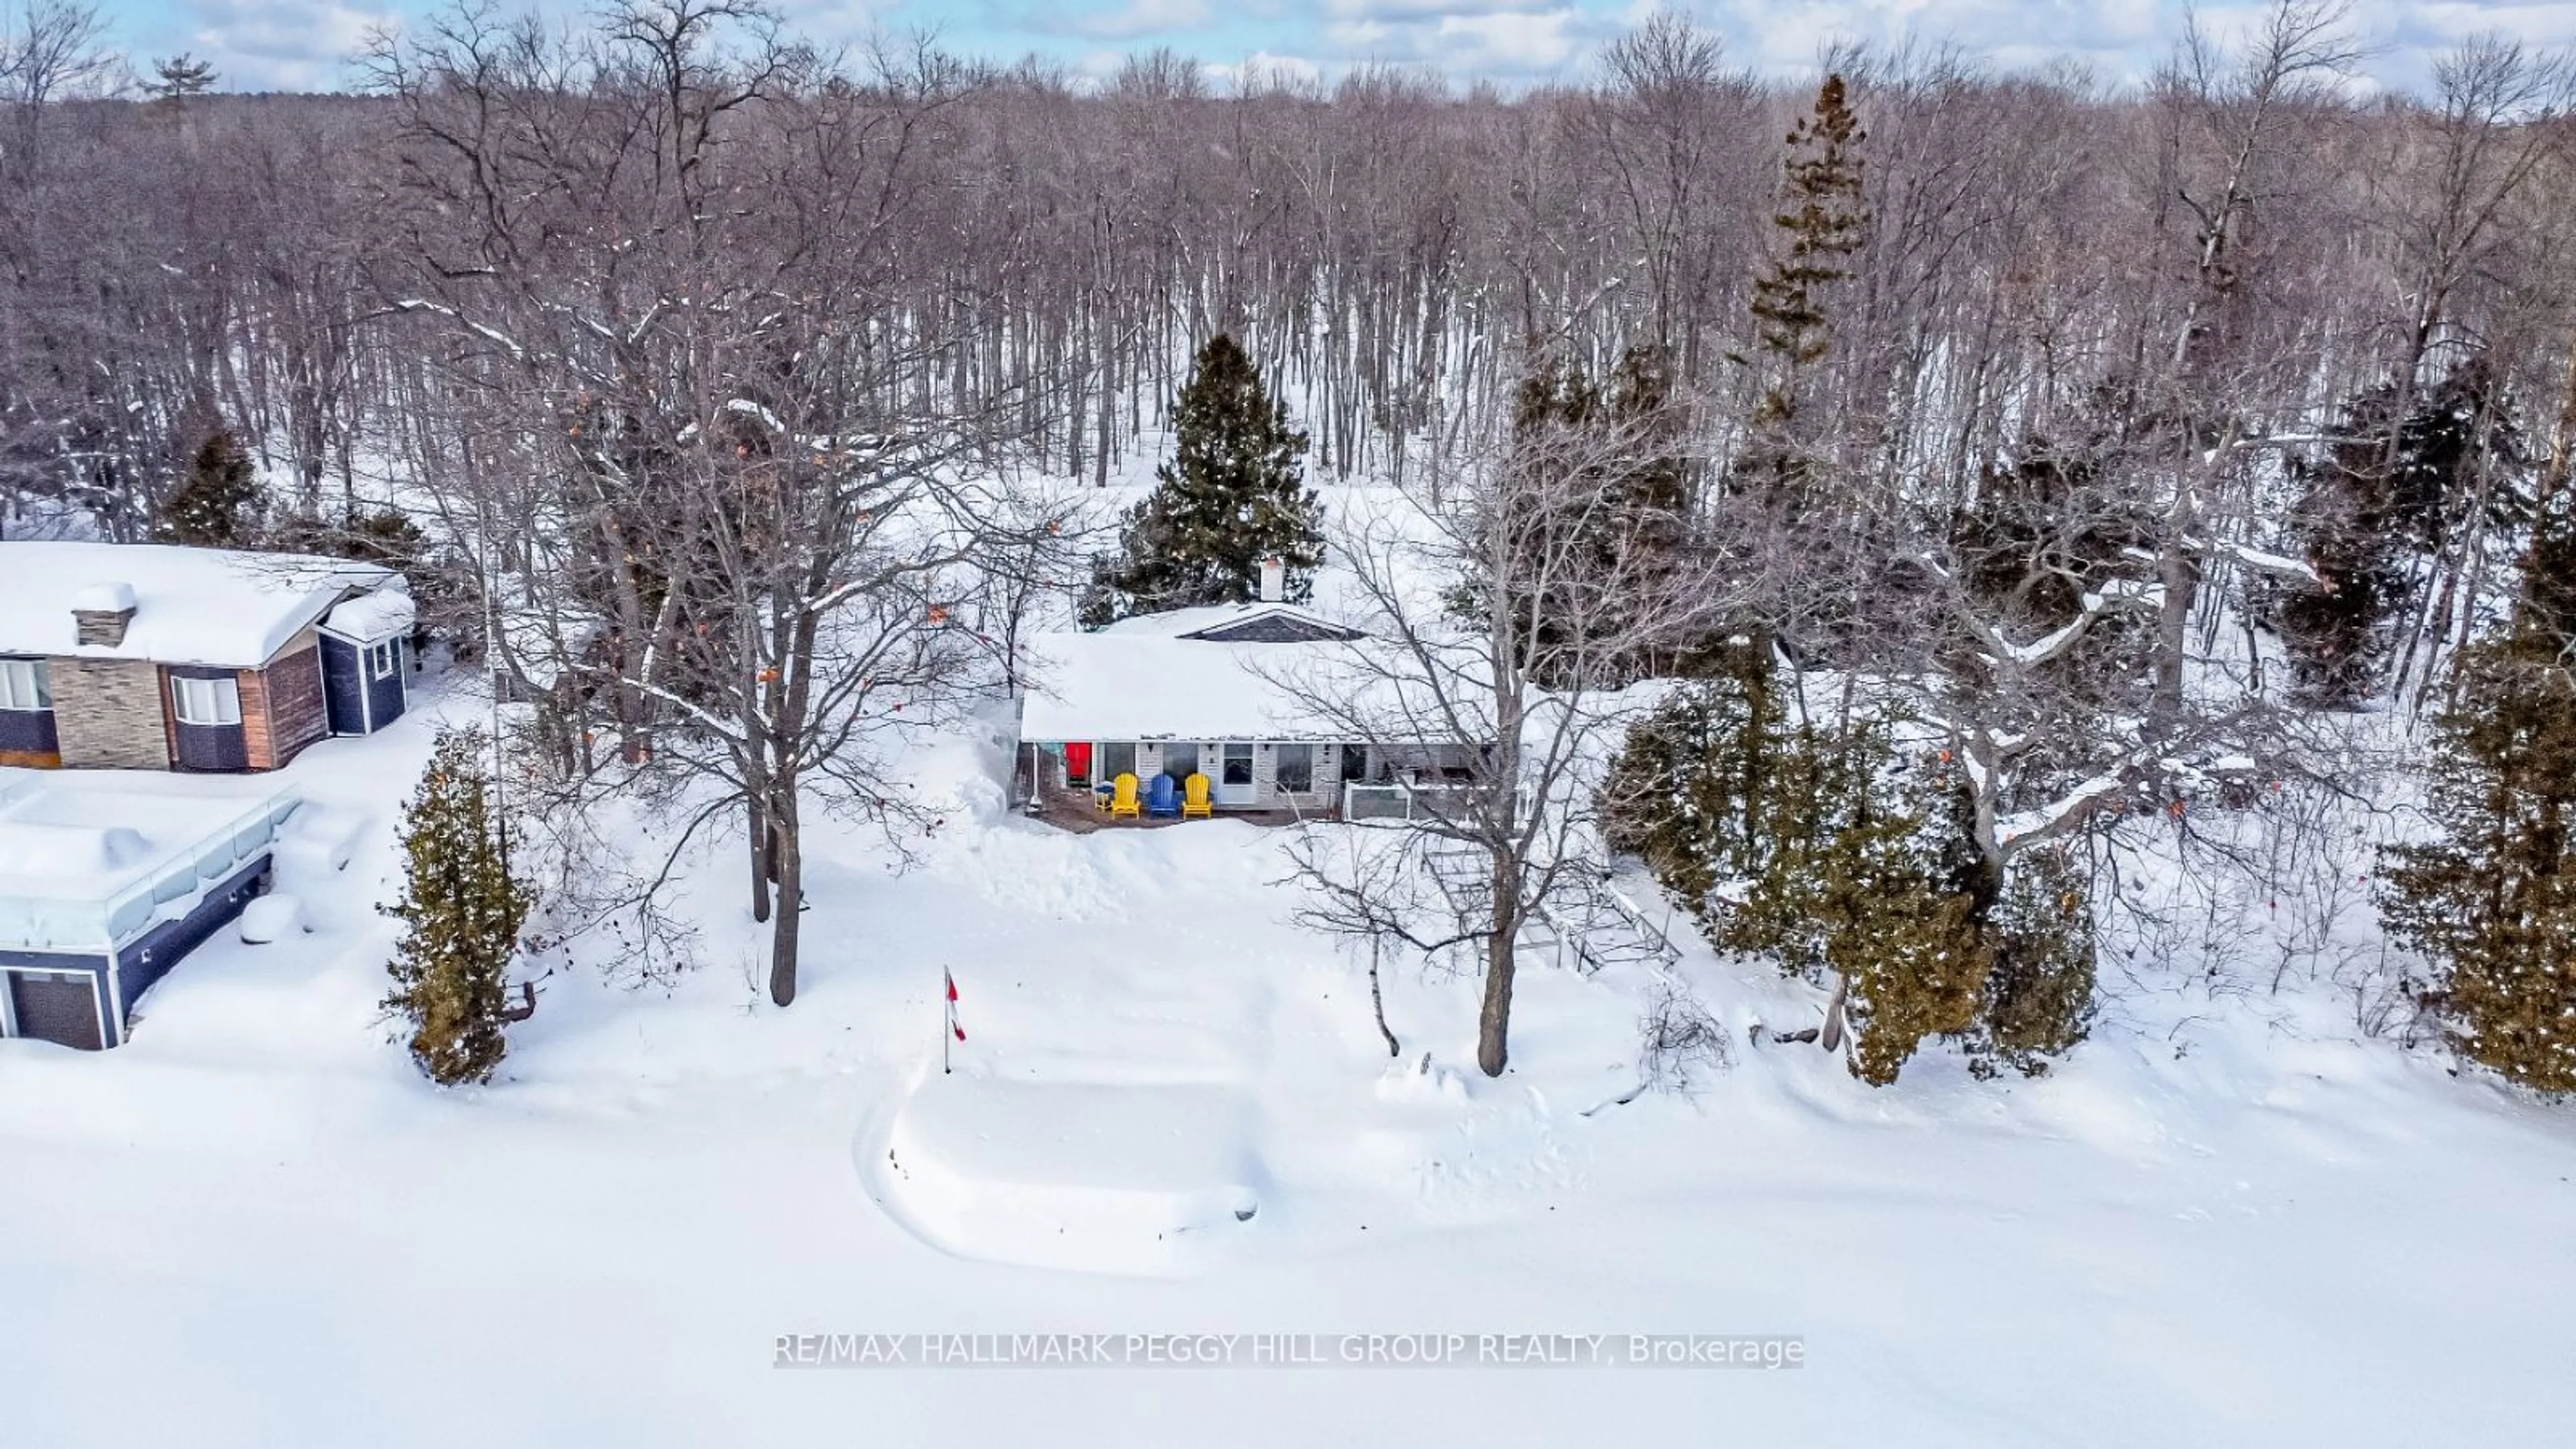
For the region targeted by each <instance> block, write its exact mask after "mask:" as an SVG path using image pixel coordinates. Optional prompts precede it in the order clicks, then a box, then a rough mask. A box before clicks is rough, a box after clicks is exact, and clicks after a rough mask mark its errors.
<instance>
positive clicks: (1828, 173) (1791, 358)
mask: <svg viewBox="0 0 2576 1449" xmlns="http://www.w3.org/2000/svg"><path fill="white" fill-rule="evenodd" d="M1867 139H1868V133H1867V132H1865V131H1863V130H1862V129H1861V128H1860V117H1859V115H1858V114H1857V113H1855V112H1854V111H1853V110H1852V108H1851V100H1850V97H1849V96H1848V95H1846V94H1845V91H1844V87H1843V78H1842V77H1841V76H1839V75H1828V76H1826V77H1825V81H1824V84H1823V85H1821V86H1819V87H1818V88H1817V90H1816V103H1815V106H1814V108H1813V109H1812V110H1810V111H1809V112H1808V113H1807V114H1806V115H1805V116H1802V117H1800V118H1799V120H1798V124H1797V126H1796V127H1795V128H1794V129H1792V130H1791V131H1790V132H1789V136H1788V142H1787V145H1788V158H1787V162H1786V165H1785V166H1784V168H1783V176H1782V180H1781V188H1780V210H1779V212H1778V213H1777V214H1775V215H1774V216H1773V217H1772V218H1771V224H1772V226H1773V227H1774V228H1775V229H1776V232H1777V236H1778V240H1779V243H1780V247H1779V251H1778V254H1777V256H1776V257H1775V259H1774V260H1773V261H1772V264H1771V267H1770V270H1769V271H1767V272H1765V273H1763V275H1762V276H1760V277H1758V278H1756V279H1755V281H1754V283H1753V325H1754V339H1755V343H1756V346H1757V347H1758V349H1759V353H1760V355H1759V357H1758V359H1757V361H1758V362H1759V363H1760V365H1761V366H1762V367H1763V369H1764V371H1765V373H1766V376H1765V378H1764V385H1763V389H1762V395H1761V401H1760V402H1759V403H1758V404H1756V406H1755V408H1754V413H1753V428H1754V432H1755V435H1756V439H1757V442H1758V443H1760V444H1762V445H1764V446H1763V447H1762V448H1759V449H1757V456H1756V458H1755V460H1754V461H1755V464H1756V466H1757V467H1758V468H1768V469H1770V470H1772V471H1773V473H1774V475H1775V478H1774V481H1776V480H1777V474H1778V472H1779V471H1780V470H1782V469H1785V468H1787V467H1789V466H1791V465H1792V464H1793V463H1794V462H1795V461H1796V459H1795V457H1794V450H1793V449H1792V448H1791V447H1790V444H1791V442H1792V440H1793V438H1794V437H1795V435H1796V424H1797V421H1798V419H1799V415H1800V412H1801V407H1802V405H1803V404H1804V402H1805V400H1806V399H1805V396H1804V394H1805V390H1806V380H1807V370H1808V369H1809V368H1810V367H1812V366H1813V365H1814V364H1816V363H1817V362H1819V361H1822V360H1823V358H1824V356H1825V352H1826V350H1827V348H1828V347H1829V346H1830V345H1831V342H1832V317H1831V315H1830V314H1829V313H1828V312H1827V310H1826V305H1825V302H1826V296H1827V294H1828V293H1829V292H1830V291H1831V290H1832V288H1833V286H1834V284H1835V283H1837V282H1840V281H1843V280H1844V279H1845V278H1847V277H1849V276H1850V275H1851V267H1852V258H1853V257H1854V256H1855V255H1856V254H1857V253H1858V252H1859V251H1860V248H1861V241H1862V237H1863V235H1864V232H1865V229H1866V228H1867V226H1868V221H1869V216H1868V212H1867V211H1866V210H1864V209H1863V207H1862V205H1861V191H1860V182H1861V163H1860V155H1859V147H1860V144H1861V142H1863V141H1865V140H1867Z"/></svg>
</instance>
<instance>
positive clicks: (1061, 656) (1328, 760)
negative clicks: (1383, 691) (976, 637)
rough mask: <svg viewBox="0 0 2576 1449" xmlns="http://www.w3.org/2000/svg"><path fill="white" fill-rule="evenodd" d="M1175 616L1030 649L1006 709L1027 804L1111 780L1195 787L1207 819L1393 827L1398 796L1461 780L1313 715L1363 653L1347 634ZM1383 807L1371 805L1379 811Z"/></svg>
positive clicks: (1290, 620)
mask: <svg viewBox="0 0 2576 1449" xmlns="http://www.w3.org/2000/svg"><path fill="white" fill-rule="evenodd" d="M1263 593H1264V596H1265V597H1264V598H1263V600H1262V601H1261V602H1259V603H1252V604H1233V605H1218V606H1214V607H1210V608H1198V609H1179V610H1174V611H1171V612H1169V613H1162V614H1143V615H1138V616H1136V617H1134V618H1129V619H1123V620H1120V621H1119V622H1118V623H1115V624H1112V625H1110V626H1108V627H1107V628H1104V629H1099V630H1095V631H1090V632H1082V633H1063V634H1048V635H1041V636H1039V637H1038V638H1037V639H1035V640H1033V641H1032V642H1031V645H1030V649H1029V658H1030V661H1031V667H1030V675H1031V679H1032V683H1031V686H1030V688H1029V690H1028V692H1027V694H1026V695H1025V696H1024V697H1023V698H1022V700H1021V704H1020V748H1021V754H1022V768H1023V769H1024V770H1025V771H1026V772H1027V775H1028V779H1029V782H1030V790H1031V793H1032V796H1033V798H1034V799H1036V800H1037V801H1038V802H1039V803H1040V804H1042V805H1044V804H1056V805H1060V806H1065V807H1068V808H1084V807H1086V806H1087V803H1088V801H1089V799H1090V797H1091V796H1092V795H1093V793H1094V792H1095V790H1096V789H1097V787H1099V786H1100V785H1102V784H1105V783H1108V782H1111V781H1114V780H1116V779H1117V777H1118V776H1120V775H1122V774H1133V775H1134V776H1136V777H1137V779H1138V781H1139V782H1145V781H1150V780H1151V779H1152V778H1153V777H1154V776H1155V775H1158V774H1161V775H1170V776H1172V777H1173V778H1174V779H1175V780H1176V781H1186V780H1187V779H1188V778H1189V776H1190V775H1192V774H1194V773H1195V774H1204V775H1206V776H1207V778H1208V784H1209V796H1210V800H1211V803H1212V804H1213V806H1214V807H1215V809H1216V811H1217V812H1218V813H1221V814H1222V813H1228V812H1234V813H1255V812H1259V813H1288V814H1293V815H1298V816H1317V815H1331V814H1340V813H1346V812H1347V813H1355V814H1373V813H1388V812H1387V809H1386V807H1387V804H1388V802H1389V801H1392V802H1393V804H1394V805H1395V807H1396V808H1395V810H1394V811H1393V812H1392V813H1404V804H1405V802H1404V799H1403V793H1402V792H1404V791H1407V790H1409V789H1410V788H1412V787H1414V786H1417V785H1420V784H1423V783H1427V782H1432V781H1437V780H1440V779H1444V778H1449V777H1454V776H1456V775H1459V774H1461V773H1463V767H1464V766H1465V764H1466V763H1467V762H1466V760H1465V759H1463V758H1462V755H1463V753H1464V752H1463V751H1462V750H1461V749H1459V748H1458V747H1456V746H1452V745H1443V744H1436V743H1424V744H1419V745H1408V744H1400V743H1389V742H1387V741H1385V740H1383V739H1381V740H1380V741H1379V742H1378V743H1377V744H1376V745H1374V746H1369V745H1363V744H1361V743H1359V742H1357V741H1354V740H1352V739H1350V738H1348V737H1347V736H1348V733H1349V732H1348V731H1347V729H1345V728H1341V727H1337V725H1336V723H1335V721H1334V719H1333V718H1332V712H1331V711H1330V710H1319V709H1318V708H1317V707H1316V700H1317V698H1318V696H1319V693H1323V692H1329V691H1322V690H1319V685H1321V684H1328V683H1329V682H1330V680H1331V679H1332V678H1333V677H1335V676H1337V675H1338V676H1341V677H1343V678H1345V679H1349V680H1354V681H1357V682H1356V683H1355V684H1354V685H1353V687H1354V688H1360V689H1366V688H1371V687H1375V686H1374V685H1373V684H1372V682H1371V677H1372V676H1374V675H1376V674H1377V673H1378V671H1375V670H1368V669H1361V670H1353V669H1351V668H1350V667H1349V665H1350V663H1351V662H1352V660H1353V658H1354V657H1355V655H1356V653H1357V652H1358V651H1365V650H1367V649H1369V648H1371V647H1372V642H1371V641H1370V640H1369V639H1368V637H1367V636H1366V635H1365V634H1364V633H1363V632H1362V631H1360V630H1358V629H1354V628H1351V627H1349V626H1347V625H1344V624H1339V623H1336V622H1334V621H1332V620H1330V619H1328V618H1325V617H1323V616H1321V615H1319V614H1317V613H1315V612H1313V611H1311V610H1308V609H1304V608H1300V607H1298V606H1297V605H1294V604H1288V603H1284V602H1281V601H1280V599H1279V597H1278V587H1277V581H1276V578H1275V576H1273V577H1265V579H1264V588H1263ZM1381 796H1383V797H1385V798H1384V799H1380V798H1378V797H1381Z"/></svg>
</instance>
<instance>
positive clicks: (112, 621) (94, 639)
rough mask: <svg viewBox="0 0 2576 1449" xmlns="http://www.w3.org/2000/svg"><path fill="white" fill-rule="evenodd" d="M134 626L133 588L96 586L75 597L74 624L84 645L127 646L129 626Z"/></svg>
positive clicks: (128, 585) (130, 586)
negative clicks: (126, 632) (126, 639)
mask: <svg viewBox="0 0 2576 1449" xmlns="http://www.w3.org/2000/svg"><path fill="white" fill-rule="evenodd" d="M133 622H134V586H133V585H132V584H92V585H90V586H89V587H88V588H85V589H83V590H81V591H80V592H79V593H77V594H74V595H72V624H73V625H74V627H75V628H76V629H77V630H78V632H79V638H80V642H81V643H83V644H87V645H96V646H98V647H100V648H105V649H113V648H115V647H116V646H117V645H119V644H122V643H124V642H125V626H126V625H128V624H131V623H133Z"/></svg>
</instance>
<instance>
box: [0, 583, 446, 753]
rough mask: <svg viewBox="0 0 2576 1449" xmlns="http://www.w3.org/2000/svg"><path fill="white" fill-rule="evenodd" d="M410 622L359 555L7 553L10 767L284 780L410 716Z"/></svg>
mask: <svg viewBox="0 0 2576 1449" xmlns="http://www.w3.org/2000/svg"><path fill="white" fill-rule="evenodd" d="M411 625H412V609H411V598H410V595H409V593H408V591H407V586H406V585H405V583H404V581H403V579H402V577H401V575H399V574H397V573H395V572H394V571H393V570H391V569H386V568H382V567H378V566H376V565H372V564H362V563H355V562H352V561H350V560H347V559H332V558H318V557H313V556H310V555H301V554H264V553H245V552H235V551H231V550H225V549H202V548H180V547H174V546H168V545H158V544H130V545H119V544H104V543H56V542H7V543H0V765H21V766H34V767H38V768H56V767H73V768H78V767H92V768H112V769H133V770H189V771H218V772H235V771H256V770H273V769H277V768H279V767H281V766H283V765H285V764H286V763H287V762H288V761H289V760H292V759H293V758H294V757H295V756H296V754H297V753H298V752H299V751H301V750H303V749H304V748H305V747H306V746H308V745H310V744H312V743H313V742H314V741H316V740H319V739H322V738H324V737H325V736H327V735H332V734H367V733H371V732H373V731H374V730H376V729H379V728H381V727H383V726H384V725H386V724H388V723H391V722H392V721H393V720H394V719H396V718H398V717H399V716H400V715H401V714H402V711H403V708H404V706H405V705H406V703H407V702H408V699H409V688H410V686H409V683H408V680H407V678H406V676H407V675H408V674H409V672H410V671H409V664H410V661H409V659H408V658H407V655H408V653H409V649H410V645H409V642H408V640H409V635H410V632H411Z"/></svg>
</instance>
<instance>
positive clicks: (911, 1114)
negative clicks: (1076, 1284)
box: [865, 1074, 1261, 1273]
mask: <svg viewBox="0 0 2576 1449" xmlns="http://www.w3.org/2000/svg"><path fill="white" fill-rule="evenodd" d="M1249 1115H1250V1110H1249V1104H1248V1103H1247V1102H1245V1100H1244V1099H1243V1097H1242V1096H1241V1094H1240V1093H1237V1092H1234V1091H1230V1090H1227V1089H1224V1088H1219V1087H1208V1086H1204V1085H1180V1086H1167V1085H1146V1084H1124V1083H1100V1082H1063V1081H1032V1082H1005V1081H997V1080H993V1079H990V1078H983V1077H976V1076H949V1075H940V1074H932V1075H929V1076H927V1077H926V1078H925V1080H924V1081H923V1083H922V1086H921V1088H920V1090H918V1091H917V1092H916V1093H915V1094H914V1095H913V1096H912V1097H911V1099H910V1100H909V1101H907V1102H906V1103H905V1104H904V1107H903V1109H902V1112H901V1115H900V1116H899V1117H897V1118H896V1120H895V1122H894V1124H893V1128H892V1130H891V1131H890V1132H889V1133H887V1135H886V1137H885V1141H884V1146H883V1151H882V1152H881V1153H877V1154H872V1156H874V1157H875V1160H874V1161H871V1162H868V1163H867V1164H865V1165H866V1166H867V1167H869V1168H870V1169H871V1173H870V1175H871V1176H872V1178H873V1179H874V1182H873V1185H874V1186H875V1187H876V1188H877V1190H878V1192H879V1196H880V1198H881V1200H882V1201H884V1203H885V1206H886V1208H887V1210H888V1211H889V1212H890V1213H892V1214H893V1215H894V1216H895V1217H896V1219H897V1220H898V1221H899V1222H902V1223H903V1224H904V1225H905V1226H907V1227H909V1228H911V1229H912V1230H913V1231H914V1232H916V1233H918V1234H919V1235H920V1236H922V1237H924V1238H925V1239H927V1240H929V1241H931V1242H933V1243H935V1244H937V1245H939V1246H941V1247H943V1248H946V1249H948V1250H949V1251H950V1252H953V1253H957V1254H958V1255H960V1256H963V1257H973V1258H982V1259H988V1260H992V1261H997V1262H1007V1263H1023V1264H1029V1265H1033V1266H1041V1267H1051V1268H1067V1269H1075V1270H1081V1271H1090V1272H1107V1273H1155V1272H1164V1271H1175V1270H1181V1269H1186V1268H1191V1267H1196V1266H1202V1265H1204V1264H1205V1263H1206V1262H1207V1261H1209V1259H1210V1258H1211V1256H1212V1254H1213V1252H1214V1251H1215V1250H1216V1248H1217V1247H1218V1245H1217V1244H1216V1243H1213V1242H1211V1238H1212V1237H1216V1236H1221V1235H1224V1234H1228V1233H1232V1232H1236V1231H1238V1230H1240V1229H1242V1228H1243V1227H1244V1226H1245V1225H1246V1224H1249V1223H1251V1222H1252V1221H1253V1219H1254V1217H1255V1215H1256V1213H1257V1211H1258V1209H1259V1205H1260V1194H1259V1193H1258V1192H1257V1191H1256V1189H1255V1187H1254V1184H1255V1183H1257V1182H1258V1181H1259V1180H1260V1178H1261V1173H1260V1169H1259V1165H1258V1163H1257V1162H1256V1161H1255V1160H1254V1157H1253V1153H1252V1150H1251V1147H1250V1145H1249V1137H1248V1120H1249Z"/></svg>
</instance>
